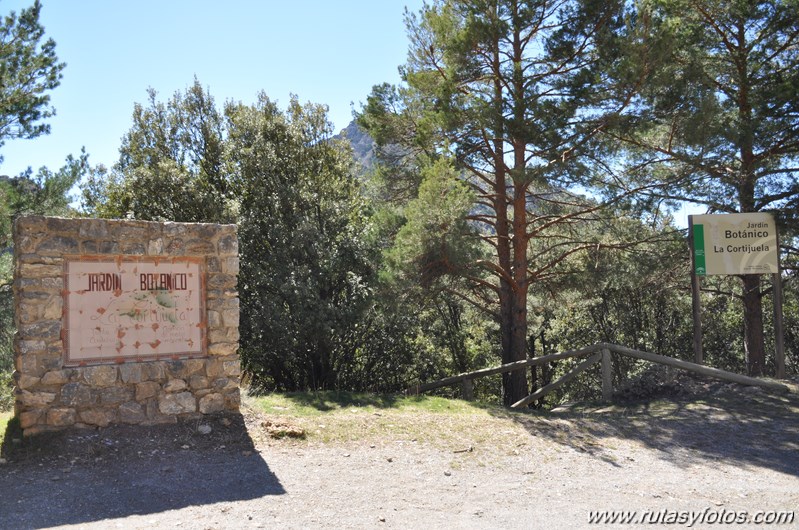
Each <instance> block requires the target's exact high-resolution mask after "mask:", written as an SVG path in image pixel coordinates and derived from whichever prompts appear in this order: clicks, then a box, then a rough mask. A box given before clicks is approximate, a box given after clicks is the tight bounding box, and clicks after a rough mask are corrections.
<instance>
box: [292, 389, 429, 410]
mask: <svg viewBox="0 0 799 530" xmlns="http://www.w3.org/2000/svg"><path fill="white" fill-rule="evenodd" d="M285 397H286V398H288V399H289V400H291V401H293V402H294V403H296V404H297V405H301V406H304V407H312V408H315V409H317V410H319V411H322V412H329V411H331V410H335V409H339V408H347V407H375V408H381V409H387V408H391V407H394V406H396V405H397V402H398V401H399V400H400V399H401V398H400V396H396V395H388V394H367V393H359V392H345V391H336V390H330V391H323V392H289V393H286V394H285ZM418 398H419V399H420V400H421V399H424V396H420V397H418ZM402 399H405V400H406V401H407V400H409V399H413V398H402Z"/></svg>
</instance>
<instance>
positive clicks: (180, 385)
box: [164, 379, 188, 393]
mask: <svg viewBox="0 0 799 530" xmlns="http://www.w3.org/2000/svg"><path fill="white" fill-rule="evenodd" d="M187 387H188V385H187V384H186V381H184V380H183V379H170V380H169V381H167V383H166V384H165V385H164V392H168V393H174V392H182V391H184V390H186V388H187Z"/></svg>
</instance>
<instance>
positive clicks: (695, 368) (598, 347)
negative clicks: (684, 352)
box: [406, 343, 788, 408]
mask: <svg viewBox="0 0 799 530" xmlns="http://www.w3.org/2000/svg"><path fill="white" fill-rule="evenodd" d="M613 353H615V354H617V355H624V356H627V357H634V358H636V359H643V360H645V361H651V362H654V363H659V364H665V365H666V366H672V367H674V368H680V369H682V370H688V371H690V372H695V373H698V374H700V375H704V376H707V377H713V378H715V379H721V380H724V381H731V382H733V383H739V384H742V385H749V386H758V387H761V388H765V389H766V390H769V391H771V392H788V387H787V386H785V385H783V384H781V383H778V382H776V381H771V380H768V379H756V378H754V377H749V376H745V375H740V374H734V373H732V372H726V371H724V370H719V369H718V368H712V367H710V366H704V365H701V364H696V363H692V362H688V361H683V360H680V359H675V358H673V357H666V356H664V355H657V354H654V353H649V352H644V351H638V350H634V349H632V348H625V347H624V346H618V345H616V344H605V343H598V344H594V345H593V346H589V347H587V348H582V349H579V350H570V351H565V352H563V353H556V354H554V355H545V356H543V357H534V358H532V359H525V360H523V361H517V362H514V363H509V364H503V365H501V366H495V367H493V368H484V369H482V370H476V371H474V372H468V373H465V374H459V375H455V376H452V377H447V378H445V379H440V380H438V381H433V382H431V383H423V384H419V385H416V386H414V387H411V388H409V389H408V390H407V391H406V393H407V394H410V395H416V394H420V393H422V392H426V391H428V390H433V389H434V388H441V387H444V386H449V385H454V384H458V383H461V384H463V385H464V388H465V389H466V392H465V393H466V394H468V393H469V392H470V390H469V389H471V386H472V381H474V380H475V379H478V378H480V377H486V376H488V375H495V374H501V373H505V372H512V371H514V370H524V369H527V367H528V366H540V365H543V364H547V363H551V362H553V361H560V360H563V359H571V358H575V357H585V359H584V360H583V361H582V362H580V363H578V364H577V365H575V366H574V367H572V368H571V369H570V370H569V371H568V372H566V373H565V374H563V376H561V378H560V379H558V380H557V381H553V382H552V383H549V384H548V385H546V386H544V387H542V388H540V389H538V390H536V391H535V392H533V393H532V394H530V395H529V396H527V397H526V398H524V399H520V400H519V401H517V402H516V403H514V404H513V405H511V407H513V408H520V407H524V406H527V405H529V404H530V403H532V402H533V401H535V400H537V399H541V398H542V397H544V396H545V395H546V394H548V393H549V392H551V391H553V390H555V389H556V388H558V387H560V386H562V385H564V384H565V383H568V382H569V381H570V380H572V379H574V378H575V377H576V376H577V375H579V374H580V373H582V372H584V371H585V370H587V369H588V368H590V367H591V366H593V365H594V364H596V363H602V400H603V401H606V402H610V401H611V400H612V398H613V365H612V363H613V356H612V354H613Z"/></svg>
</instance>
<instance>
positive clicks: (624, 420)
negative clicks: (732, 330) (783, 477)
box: [513, 384, 799, 476]
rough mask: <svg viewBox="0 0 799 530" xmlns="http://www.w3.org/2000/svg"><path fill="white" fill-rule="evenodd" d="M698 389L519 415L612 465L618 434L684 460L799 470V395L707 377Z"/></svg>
mask: <svg viewBox="0 0 799 530" xmlns="http://www.w3.org/2000/svg"><path fill="white" fill-rule="evenodd" d="M707 388H708V390H707V392H705V393H704V394H701V395H695V396H690V397H686V396H682V397H676V398H675V397H667V398H664V397H661V398H657V399H653V400H649V401H641V402H638V403H627V404H617V405H614V406H603V405H593V406H591V405H583V406H573V407H563V408H561V409H556V410H555V411H553V412H550V413H546V414H518V415H514V416H513V417H514V419H515V420H516V421H517V422H519V423H520V424H522V425H523V426H524V427H525V428H526V429H527V430H528V432H530V434H532V435H534V436H538V437H542V438H545V439H549V440H551V441H554V442H557V443H560V444H563V445H567V446H569V447H572V448H574V449H575V450H578V451H581V452H585V453H588V454H590V455H592V456H594V457H596V458H599V459H602V460H605V461H607V462H609V463H611V464H613V465H620V464H619V461H620V459H619V456H620V455H618V454H616V453H615V452H614V450H613V439H627V440H634V441H637V442H639V443H641V444H643V445H644V446H646V447H649V448H652V449H655V450H656V451H658V453H659V455H660V456H661V458H663V459H665V460H668V461H671V462H673V463H674V464H675V465H679V466H690V465H692V464H694V463H697V462H699V461H703V462H706V461H707V460H715V461H719V462H725V463H730V464H735V465H737V466H739V467H750V466H751V467H762V468H769V469H772V470H775V471H779V472H782V473H787V474H790V475H793V476H799V394H797V392H796V387H795V385H794V389H793V390H792V392H791V393H788V394H781V395H780V394H768V393H765V392H763V391H761V390H759V389H753V388H751V387H744V386H741V385H735V384H709V385H707Z"/></svg>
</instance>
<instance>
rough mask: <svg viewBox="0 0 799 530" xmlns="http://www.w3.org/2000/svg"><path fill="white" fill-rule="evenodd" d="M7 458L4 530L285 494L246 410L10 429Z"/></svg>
mask: <svg viewBox="0 0 799 530" xmlns="http://www.w3.org/2000/svg"><path fill="white" fill-rule="evenodd" d="M201 426H205V427H203V429H202V431H204V432H206V434H202V432H201V431H200V430H198V428H200V427H201ZM208 427H210V428H211V432H207V430H208ZM3 456H4V458H5V460H6V463H5V464H2V465H0V491H2V492H3V494H2V495H0V528H46V527H52V526H60V525H68V524H81V523H88V522H92V521H99V520H103V519H113V518H119V517H127V516H131V515H147V514H153V513H158V512H163V511H166V510H175V509H180V508H184V507H187V506H194V505H207V504H213V503H220V502H233V501H240V500H249V499H254V498H259V497H262V496H265V495H280V494H283V493H285V491H284V489H283V487H282V486H281V484H280V482H279V480H278V479H277V478H276V477H275V476H274V474H272V472H271V471H270V470H269V466H268V465H267V463H266V462H265V461H264V460H263V459H262V458H261V456H260V455H259V453H258V452H257V451H256V450H255V448H254V445H253V441H252V439H251V438H250V436H249V434H248V431H247V426H246V425H245V422H244V418H243V417H242V416H241V415H233V416H231V415H227V416H220V417H214V418H205V419H203V420H202V423H200V422H198V421H197V420H194V421H192V422H184V423H180V424H177V425H168V426H154V427H141V426H138V427H133V426H112V427H109V428H106V429H102V430H99V431H85V430H71V431H67V432H62V433H57V434H48V435H41V436H36V437H33V439H31V440H24V441H20V438H19V435H18V432H15V431H14V429H9V432H7V433H6V439H5V440H4V442H3Z"/></svg>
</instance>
